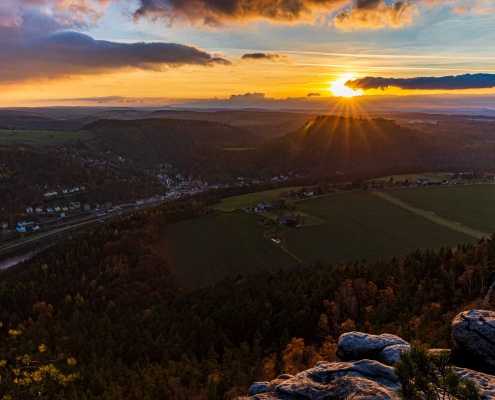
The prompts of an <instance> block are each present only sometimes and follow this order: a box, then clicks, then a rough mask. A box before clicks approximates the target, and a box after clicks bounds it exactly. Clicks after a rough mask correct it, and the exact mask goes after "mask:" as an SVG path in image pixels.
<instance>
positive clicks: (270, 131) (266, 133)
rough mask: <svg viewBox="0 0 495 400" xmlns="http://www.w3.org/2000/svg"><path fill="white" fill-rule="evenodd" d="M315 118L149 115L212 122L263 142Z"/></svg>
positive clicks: (244, 113)
mask: <svg viewBox="0 0 495 400" xmlns="http://www.w3.org/2000/svg"><path fill="white" fill-rule="evenodd" d="M315 116H317V114H316V113H304V114H301V113H294V112H292V113H291V112H270V111H260V110H258V111H246V110H239V111H229V110H223V111H214V112H207V111H205V112H200V111H174V110H159V111H155V112H153V113H152V114H150V117H151V118H175V119H194V120H203V121H214V122H220V123H223V124H228V125H231V126H235V127H239V128H243V129H245V130H247V131H249V132H251V133H254V134H256V135H257V136H260V137H262V138H263V139H264V140H268V139H273V138H276V137H279V136H283V135H285V134H287V133H289V132H292V131H293V130H295V129H299V128H300V127H301V126H304V124H305V123H306V122H307V121H308V120H309V119H310V118H313V117H315Z"/></svg>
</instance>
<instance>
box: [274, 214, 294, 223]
mask: <svg viewBox="0 0 495 400" xmlns="http://www.w3.org/2000/svg"><path fill="white" fill-rule="evenodd" d="M290 219H291V218H290V215H283V216H280V217H278V218H277V223H278V224H279V225H287V222H288V221H290Z"/></svg>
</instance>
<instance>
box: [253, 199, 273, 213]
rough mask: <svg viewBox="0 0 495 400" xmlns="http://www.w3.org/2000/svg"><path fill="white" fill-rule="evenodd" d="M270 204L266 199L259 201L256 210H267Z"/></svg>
mask: <svg viewBox="0 0 495 400" xmlns="http://www.w3.org/2000/svg"><path fill="white" fill-rule="evenodd" d="M269 207H270V205H269V204H268V203H266V202H264V201H262V202H260V203H258V205H257V206H256V207H255V209H254V211H255V212H264V211H266V210H267V209H268V208H269Z"/></svg>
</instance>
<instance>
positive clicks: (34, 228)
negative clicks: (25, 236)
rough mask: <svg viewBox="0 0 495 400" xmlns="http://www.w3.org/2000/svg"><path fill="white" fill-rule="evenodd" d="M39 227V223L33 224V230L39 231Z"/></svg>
mask: <svg viewBox="0 0 495 400" xmlns="http://www.w3.org/2000/svg"><path fill="white" fill-rule="evenodd" d="M40 229H41V228H40V226H39V225H36V226H33V231H39V230H40Z"/></svg>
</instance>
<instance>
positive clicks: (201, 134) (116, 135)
mask: <svg viewBox="0 0 495 400" xmlns="http://www.w3.org/2000/svg"><path fill="white" fill-rule="evenodd" d="M85 129H87V130H91V131H93V132H94V133H95V135H96V138H95V140H93V141H91V142H90V143H88V144H87V146H88V147H89V148H90V149H92V150H93V151H96V152H112V153H115V154H118V155H119V156H121V157H124V158H126V159H130V160H133V161H134V162H136V163H138V164H140V165H142V166H145V167H146V166H153V165H155V164H158V163H163V162H170V161H174V160H176V159H177V158H178V157H180V156H183V155H188V154H189V153H190V152H192V151H193V150H195V149H198V148H201V147H202V146H216V147H219V148H223V147H243V146H253V145H254V144H255V143H257V142H259V138H257V137H256V136H255V135H253V134H252V133H250V132H247V131H244V130H242V129H239V128H234V127H231V126H229V125H224V124H219V123H216V122H207V121H189V120H174V119H144V120H128V121H121V120H100V121H97V122H94V123H92V124H90V125H88V126H87V127H86V128H85Z"/></svg>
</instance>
